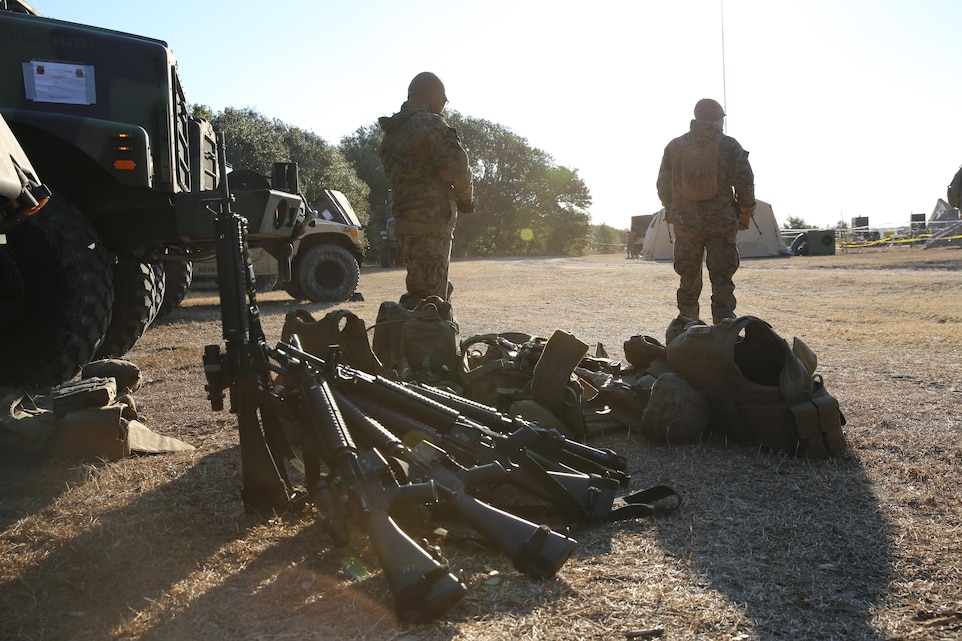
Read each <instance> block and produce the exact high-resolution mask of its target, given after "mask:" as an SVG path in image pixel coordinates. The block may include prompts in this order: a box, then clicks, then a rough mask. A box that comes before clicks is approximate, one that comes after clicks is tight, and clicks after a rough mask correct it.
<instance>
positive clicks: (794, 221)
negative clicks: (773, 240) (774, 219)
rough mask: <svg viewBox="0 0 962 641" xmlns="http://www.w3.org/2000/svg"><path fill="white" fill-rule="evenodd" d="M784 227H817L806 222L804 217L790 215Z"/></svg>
mask: <svg viewBox="0 0 962 641" xmlns="http://www.w3.org/2000/svg"><path fill="white" fill-rule="evenodd" d="M782 229H815V227H813V226H812V225H809V224H808V223H806V222H805V219H804V218H799V217H797V216H789V217H788V220H786V221H785V222H784V223H782Z"/></svg>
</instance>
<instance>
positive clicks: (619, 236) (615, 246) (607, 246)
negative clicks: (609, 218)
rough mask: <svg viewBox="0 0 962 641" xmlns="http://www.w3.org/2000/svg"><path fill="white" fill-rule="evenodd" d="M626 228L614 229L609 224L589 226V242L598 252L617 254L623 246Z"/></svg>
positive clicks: (626, 233)
mask: <svg viewBox="0 0 962 641" xmlns="http://www.w3.org/2000/svg"><path fill="white" fill-rule="evenodd" d="M627 235H628V230H627V229H615V228H614V227H611V226H610V225H605V224H603V223H602V224H601V225H592V226H591V244H592V246H593V248H594V250H595V251H596V252H598V253H599V254H617V253H619V252H621V251H622V250H623V249H624V247H625V242H626V241H625V239H626V238H627Z"/></svg>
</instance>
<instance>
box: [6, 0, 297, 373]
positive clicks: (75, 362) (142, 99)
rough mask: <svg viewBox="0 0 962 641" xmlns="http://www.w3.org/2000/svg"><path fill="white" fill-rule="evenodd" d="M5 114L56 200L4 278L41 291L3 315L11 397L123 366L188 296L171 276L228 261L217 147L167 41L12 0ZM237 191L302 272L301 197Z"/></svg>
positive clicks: (27, 233)
mask: <svg viewBox="0 0 962 641" xmlns="http://www.w3.org/2000/svg"><path fill="white" fill-rule="evenodd" d="M0 115H2V116H3V117H4V119H5V120H6V122H7V123H8V124H9V126H10V129H11V131H12V132H13V134H14V135H15V136H16V137H17V139H18V140H19V142H20V145H21V146H22V147H23V150H24V152H25V153H26V155H27V156H28V157H29V158H30V160H31V161H32V163H33V166H34V167H35V168H36V170H37V171H38V173H39V174H40V175H41V176H43V178H44V182H45V183H46V184H47V185H48V186H49V187H50V189H51V190H52V192H53V195H52V197H51V199H50V203H49V204H48V205H47V207H46V208H45V211H44V214H45V215H44V216H43V217H42V219H41V218H40V217H36V220H30V221H28V222H27V223H26V224H23V225H19V226H18V228H17V229H16V230H14V231H13V232H11V235H13V234H15V235H16V236H17V238H16V246H17V247H18V248H19V250H18V252H17V256H16V257H13V256H11V255H8V256H7V257H6V258H5V259H4V260H3V262H2V263H0V264H2V265H7V266H8V267H7V268H6V270H7V273H5V274H0V277H2V282H6V283H8V286H9V287H10V288H13V289H16V290H23V291H24V292H26V293H25V294H24V295H23V296H22V297H21V298H22V302H23V304H21V305H17V306H9V305H4V306H3V313H4V314H5V316H6V317H5V318H2V319H0V327H2V328H3V329H4V331H3V332H2V333H0V352H2V353H3V354H4V358H3V361H2V364H0V386H3V385H21V386H45V385H54V384H57V383H59V382H62V381H64V380H67V379H69V378H70V377H72V376H73V375H74V374H75V373H76V372H77V371H79V368H80V367H81V366H82V365H83V364H84V363H86V362H87V361H89V360H90V359H92V358H94V357H106V356H121V355H123V354H124V353H125V352H126V351H127V350H129V349H130V348H131V347H132V346H133V345H134V343H135V342H136V341H137V339H138V338H139V337H140V336H141V335H142V333H143V331H144V330H145V329H146V327H147V326H148V325H149V324H150V322H151V321H152V320H153V318H154V317H155V316H156V314H157V312H158V310H159V309H160V307H161V305H162V304H164V302H165V301H164V299H165V297H167V298H168V299H169V298H170V297H171V296H174V297H176V296H180V297H182V296H183V295H184V294H185V293H186V287H185V286H178V287H177V288H176V290H177V291H171V292H167V291H166V287H165V285H166V283H167V281H168V279H167V278H166V275H165V272H168V271H170V272H182V271H183V268H184V265H185V264H186V261H188V260H191V259H194V258H203V257H205V256H210V255H212V253H213V251H214V224H213V214H212V212H211V211H210V210H209V209H208V207H209V206H210V204H211V203H212V202H213V201H216V200H217V198H218V197H219V191H218V190H217V185H218V181H219V180H220V179H221V177H220V176H218V163H217V157H216V143H215V135H214V131H213V128H212V126H211V125H210V123H209V122H207V121H205V120H202V119H199V118H195V117H192V116H191V114H190V113H189V112H188V105H187V101H186V98H185V96H184V92H183V88H182V87H181V83H180V79H179V76H178V72H177V62H176V59H175V57H174V54H173V53H172V51H171V50H170V48H169V47H168V46H167V44H166V43H165V42H163V41H161V40H157V39H153V38H147V37H143V36H137V35H132V34H128V33H122V32H118V31H112V30H109V29H102V28H98V27H92V26H86V25H80V24H74V23H70V22H64V21H60V20H54V19H51V18H46V17H44V16H42V15H40V14H39V13H38V12H37V11H36V10H35V9H33V7H31V6H30V5H29V4H27V3H26V2H21V1H19V0H6V1H5V2H4V3H3V4H0ZM227 145H228V147H229V146H230V141H228V142H227ZM239 173H240V172H239ZM240 182H242V181H240ZM231 190H232V192H233V193H234V197H235V201H234V203H233V209H234V211H236V212H238V213H240V214H241V215H243V216H245V217H246V218H247V220H248V226H249V241H250V243H251V245H252V246H256V247H263V248H264V249H265V250H266V251H269V252H270V253H272V254H274V255H276V256H279V257H281V259H282V260H288V259H289V258H287V257H289V256H290V255H291V252H292V244H293V242H294V241H295V240H297V239H298V238H299V237H300V235H301V234H302V233H303V231H304V229H305V227H306V225H305V223H306V213H307V205H306V203H305V202H304V199H303V197H302V196H301V195H300V194H299V193H298V191H297V187H296V185H286V186H285V189H274V188H272V187H271V186H270V185H269V184H268V185H266V186H265V185H264V184H260V183H258V184H256V185H253V186H251V185H245V184H239V185H236V186H235V185H234V184H233V180H232V181H231ZM55 230H56V231H55ZM66 230H69V233H66ZM9 246H12V243H11V244H10V245H9ZM9 246H8V248H7V249H6V250H4V249H0V251H7V253H8V254H10V253H11V252H10V251H9ZM63 253H70V254H72V255H75V256H76V258H77V260H76V261H75V264H74V265H73V267H72V269H71V271H73V272H74V273H71V274H65V273H63V269H62V268H57V267H55V266H54V264H55V263H56V261H54V260H52V257H53V256H55V255H57V254H63ZM27 257H29V261H28V262H29V265H24V264H23V263H24V261H25V260H27ZM44 257H46V258H48V259H51V260H46V259H45V258H44ZM101 264H106V265H109V269H106V270H104V269H102V268H101V267H100V266H101ZM11 265H12V266H13V267H10V266H11ZM165 268H166V269H165ZM40 270H42V271H43V272H44V274H45V275H44V277H43V278H42V279H41V278H39V277H38V276H39V271H40ZM11 282H12V283H13V284H9V283H11ZM71 289H79V290H80V291H82V292H83V295H82V296H81V297H80V299H81V300H80V301H74V302H70V299H73V298H74V297H72V296H67V295H66V293H67V292H68V291H69V290H71ZM28 345H29V346H32V347H30V348H28V347H26V346H28ZM38 345H47V346H48V347H45V348H44V349H38Z"/></svg>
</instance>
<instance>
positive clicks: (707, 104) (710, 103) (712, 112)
mask: <svg viewBox="0 0 962 641" xmlns="http://www.w3.org/2000/svg"><path fill="white" fill-rule="evenodd" d="M724 117H725V110H724V109H723V108H722V106H721V105H720V104H718V101H717V100H712V99H711V98H702V99H701V100H699V101H698V102H697V103H695V118H696V119H698V120H710V121H711V122H715V121H717V120H721V119H722V118H724Z"/></svg>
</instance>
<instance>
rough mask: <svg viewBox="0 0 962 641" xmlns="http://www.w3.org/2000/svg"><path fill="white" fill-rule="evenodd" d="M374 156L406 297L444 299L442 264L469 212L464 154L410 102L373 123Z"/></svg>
mask: <svg viewBox="0 0 962 641" xmlns="http://www.w3.org/2000/svg"><path fill="white" fill-rule="evenodd" d="M378 123H379V124H380V126H381V129H383V130H384V139H383V141H382V142H381V147H380V156H381V163H382V164H383V165H384V173H385V174H386V175H387V177H388V180H390V182H391V200H392V203H391V211H392V214H393V216H394V217H395V219H396V221H397V222H396V224H397V227H396V233H397V239H398V245H399V246H400V248H401V251H402V253H403V254H404V259H405V261H406V262H407V280H406V284H407V291H408V294H407V295H406V296H408V297H410V298H414V299H415V300H420V299H422V298H426V297H428V296H432V295H433V296H440V297H441V298H443V299H445V300H446V299H448V297H449V289H450V286H449V283H448V265H449V263H450V261H451V241H452V240H453V238H454V227H455V224H456V223H457V217H458V212H459V211H460V212H470V211H473V204H472V203H473V198H474V186H473V183H472V178H471V170H470V168H469V167H468V155H467V152H465V150H464V147H463V146H462V145H461V141H460V139H459V138H458V134H457V132H456V131H455V130H454V128H453V127H450V126H449V125H448V123H447V122H446V121H445V120H444V118H443V117H442V116H440V115H439V114H436V113H434V112H433V111H431V109H430V107H428V106H427V105H425V104H422V103H421V102H418V101H416V100H408V101H406V102H405V103H404V104H403V105H401V110H400V111H399V112H398V113H396V114H394V115H393V116H390V117H383V118H380V119H379V120H378Z"/></svg>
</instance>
